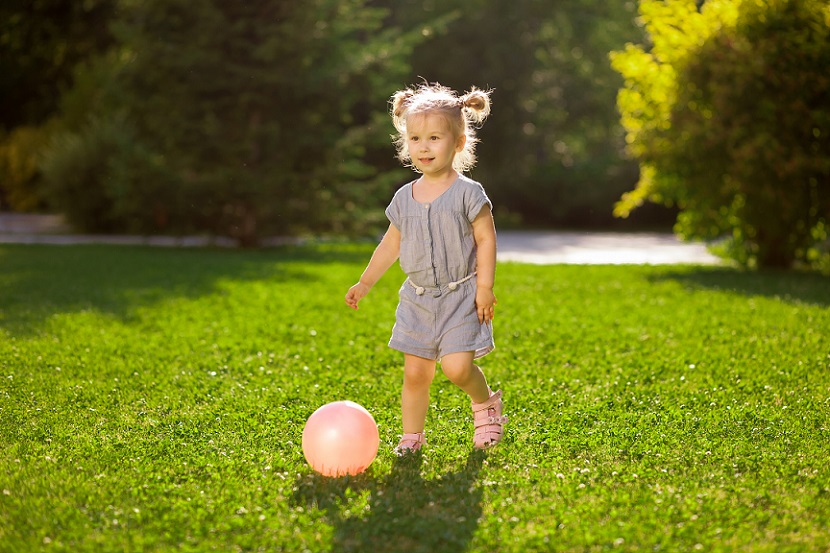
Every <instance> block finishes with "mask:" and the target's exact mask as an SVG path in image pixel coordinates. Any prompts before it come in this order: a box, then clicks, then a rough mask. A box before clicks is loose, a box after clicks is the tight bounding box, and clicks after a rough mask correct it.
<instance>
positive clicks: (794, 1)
mask: <svg viewBox="0 0 830 553" xmlns="http://www.w3.org/2000/svg"><path fill="white" fill-rule="evenodd" d="M651 4H653V3H652V2H646V3H644V5H643V10H644V14H645V15H646V16H647V24H648V28H649V30H650V32H651V33H652V35H653V37H654V42H655V48H654V50H653V51H652V52H650V53H648V54H646V53H645V51H644V50H643V49H640V51H639V52H633V51H632V50H629V51H628V52H626V53H621V54H620V55H619V57H618V58H617V59H616V60H615V67H617V68H618V69H619V70H621V72H622V73H623V74H624V75H626V78H627V89H628V90H627V91H625V93H621V94H620V107H621V110H622V111H623V114H624V117H623V122H624V124H626V127H627V129H628V130H629V142H630V143H631V151H632V153H634V155H635V156H636V157H637V158H638V159H639V161H640V163H641V168H642V172H643V175H642V177H641V180H640V183H639V184H638V189H637V190H636V191H635V192H634V193H632V194H629V195H627V196H625V197H624V198H623V201H622V202H621V204H620V206H619V212H620V213H623V214H625V213H627V212H628V211H630V210H631V209H633V208H634V207H636V206H637V205H639V203H641V202H642V201H643V200H644V199H649V200H653V201H663V202H668V203H676V204H677V205H678V206H679V207H680V209H681V213H680V215H679V218H678V223H677V225H676V229H677V231H678V232H679V233H680V234H681V235H682V236H684V237H686V238H702V239H712V238H716V237H724V236H725V237H726V238H727V242H728V243H727V247H726V251H727V252H728V254H729V255H730V256H731V257H732V258H733V259H735V260H736V261H738V262H739V263H741V264H743V265H747V266H759V267H791V266H793V265H795V264H797V263H806V264H811V265H814V266H815V265H819V264H821V263H824V261H822V260H821V258H822V257H823V256H824V255H826V253H822V252H821V250H820V248H821V247H822V244H823V243H824V242H825V241H826V240H827V236H828V234H827V229H828V224H830V76H828V74H827V70H826V69H827V67H830V27H828V24H829V23H830V12H828V9H827V4H826V2H822V1H819V0H773V1H772V2H769V3H766V2H764V3H761V2H754V1H749V0H744V1H743V2H740V3H738V4H737V5H738V11H737V12H734V11H732V10H734V9H735V7H734V6H728V4H729V3H718V2H714V3H712V6H711V10H710V8H709V3H706V4H705V5H704V11H703V13H698V12H697V11H696V10H695V9H692V8H691V7H690V6H691V5H692V4H693V3H692V2H683V3H682V4H684V5H686V9H685V10H677V11H673V12H672V11H670V10H668V9H665V7H664V8H663V9H662V10H661V8H657V7H655V6H651ZM674 4H681V3H678V2H675V3H674ZM707 10H710V13H706V12H707ZM679 19H680V20H685V21H686V23H685V27H681V28H683V29H685V30H686V31H687V32H691V36H690V37H686V38H685V42H683V43H682V48H681V49H682V50H684V51H683V52H682V53H680V54H674V55H670V56H666V57H661V54H662V53H663V52H664V51H665V50H664V48H665V47H667V46H668V44H670V43H671V42H672V41H671V39H672V37H676V36H677V35H676V33H677V32H678V29H677V28H673V27H671V26H670V25H668V23H670V22H671V21H672V20H675V21H676V20H679ZM690 22H691V23H690ZM649 72H651V73H652V74H653V75H654V76H655V79H654V80H655V81H656V82H657V83H658V84H656V85H649V84H647V83H646V78H645V77H646V76H647V75H648V73H649ZM638 96H639V97H638Z"/></svg>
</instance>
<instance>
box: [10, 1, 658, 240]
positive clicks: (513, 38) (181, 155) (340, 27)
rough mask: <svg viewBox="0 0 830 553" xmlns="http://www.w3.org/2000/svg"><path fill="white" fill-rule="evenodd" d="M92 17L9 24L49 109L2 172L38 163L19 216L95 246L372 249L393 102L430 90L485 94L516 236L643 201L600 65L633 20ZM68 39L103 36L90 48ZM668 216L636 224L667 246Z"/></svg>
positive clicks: (518, 14) (439, 6) (431, 9)
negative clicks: (304, 243) (262, 240)
mask: <svg viewBox="0 0 830 553" xmlns="http://www.w3.org/2000/svg"><path fill="white" fill-rule="evenodd" d="M83 6H84V7H83V8H82V7H80V6H75V7H73V8H72V9H69V8H66V7H63V2H61V1H59V0H34V1H33V2H27V3H20V4H15V3H11V4H5V5H4V7H3V8H1V9H0V10H2V11H0V16H2V19H3V20H4V21H7V22H8V23H9V25H7V26H6V29H7V30H6V31H5V32H4V36H5V37H6V39H7V41H8V42H9V43H10V44H12V45H16V46H15V47H13V48H11V49H9V50H8V59H7V60H6V63H7V64H8V66H9V74H11V73H16V74H20V75H22V76H25V78H27V79H29V80H30V81H32V83H33V84H31V85H29V86H31V87H35V86H39V87H40V88H43V89H45V90H48V91H49V94H44V95H42V96H38V97H32V98H30V99H28V100H27V106H29V107H28V108H27V111H26V113H30V115H26V116H25V117H24V116H23V115H22V113H18V112H15V114H14V116H12V115H9V116H8V117H5V116H4V117H3V118H2V119H0V122H1V123H2V126H3V128H4V129H5V132H6V133H8V134H7V135H6V140H4V141H3V143H4V144H6V146H7V147H8V149H7V150H4V151H5V155H3V154H2V152H0V159H5V160H7V164H8V165H9V166H10V167H11V166H12V165H14V166H15V167H18V166H19V165H21V164H20V163H19V162H20V160H21V159H30V158H31V157H32V156H34V157H38V156H36V155H35V154H36V153H37V152H46V153H47V155H46V159H45V161H41V162H40V168H39V167H38V164H36V163H30V164H29V165H26V166H25V167H22V168H18V169H16V170H15V171H12V170H11V169H9V171H8V172H9V173H14V178H4V179H2V183H3V184H2V185H0V190H2V192H0V193H2V196H0V201H2V202H4V205H5V206H7V207H8V206H11V207H14V208H16V209H26V208H37V207H38V206H43V205H44V204H51V205H52V206H53V207H56V208H59V209H61V210H62V211H64V212H66V213H67V214H68V215H69V217H70V219H71V220H72V221H73V222H74V223H75V224H76V225H78V226H79V227H81V228H86V229H88V230H92V231H97V232H107V231H110V232H111V231H120V232H193V231H210V232H215V233H221V234H231V235H235V236H240V237H245V238H246V239H250V240H253V239H255V238H256V237H257V236H261V235H267V234H270V233H287V232H292V233H297V232H304V231H309V230H311V231H318V232H319V231H343V230H347V231H351V232H365V231H366V230H368V229H373V230H374V229H376V226H375V225H376V224H377V222H378V221H377V214H378V213H380V211H379V209H378V208H380V207H382V206H384V205H385V203H386V202H388V199H389V197H391V194H392V192H393V191H394V189H395V188H396V187H397V186H398V185H400V184H401V183H402V182H404V181H405V180H406V179H407V178H409V175H408V172H407V171H404V170H401V169H400V168H399V167H398V164H397V162H396V160H395V159H394V150H393V148H392V147H391V145H390V141H389V135H390V134H391V133H392V131H393V129H392V127H391V124H390V121H389V118H388V116H387V114H386V110H387V103H386V102H387V100H388V98H389V96H391V94H392V93H393V92H394V91H395V90H398V89H400V88H401V87H404V86H406V85H408V84H411V83H416V82H418V81H419V80H420V79H421V78H422V77H423V78H426V79H429V80H433V81H440V82H442V83H444V84H446V85H448V86H452V87H454V88H456V89H458V90H465V89H468V88H469V87H470V86H471V85H476V86H479V87H490V88H492V89H493V101H494V111H493V116H492V117H491V119H490V121H489V122H488V123H487V124H486V125H485V126H484V128H483V129H482V131H481V137H482V139H483V141H482V146H481V156H480V158H481V164H480V166H479V168H478V169H476V171H475V173H474V175H473V176H474V177H475V178H477V179H480V180H482V181H483V182H485V184H486V185H487V188H488V191H489V192H490V193H491V195H492V196H493V198H494V200H495V203H496V205H497V206H498V210H499V213H497V216H498V217H499V220H500V221H501V222H502V224H503V226H507V225H517V224H520V223H524V224H526V225H534V226H540V225H541V226H551V225H559V226H583V227H585V226H594V227H596V226H602V225H613V224H620V221H619V220H617V221H615V220H614V219H613V217H612V209H611V208H612V205H613V202H614V201H616V199H618V198H619V196H620V194H621V193H623V192H624V191H625V190H629V189H630V188H631V187H632V186H633V185H634V183H635V182H636V174H637V166H636V163H634V162H633V161H631V160H627V159H625V156H624V155H623V149H624V146H625V143H624V140H623V132H622V128H621V126H620V124H619V121H618V115H617V113H616V111H615V107H614V98H615V95H616V91H617V89H618V88H619V86H620V85H621V84H622V79H621V78H620V77H619V75H617V74H616V73H615V72H614V71H613V70H612V69H611V67H610V63H609V61H608V58H607V56H608V52H609V51H611V50H612V49H615V48H620V47H622V46H623V45H624V44H625V43H626V42H627V41H631V40H640V39H641V37H642V33H641V30H640V29H638V28H637V26H636V25H635V23H634V19H635V16H636V5H635V4H634V3H633V2H628V3H613V5H608V3H606V2H600V1H598V0H596V1H590V2H589V1H584V0H583V1H575V0H573V1H567V2H558V3H557V4H556V5H555V6H552V5H551V4H550V3H549V2H546V1H540V0H522V1H520V2H512V1H510V2H509V1H507V0H500V1H496V2H488V1H484V0H475V1H465V2H461V1H460V0H450V1H447V2H421V1H417V2H416V1H413V0H406V1H402V2H401V1H395V2H387V1H380V0H379V1H366V0H317V1H313V2H285V1H276V0H258V1H256V2H246V7H245V8H244V9H243V8H239V7H236V8H231V7H229V5H228V4H227V3H226V2H224V3H223V2H201V3H195V4H194V3H187V2H180V1H177V0H154V1H151V2H134V1H131V0H96V1H91V2H85V3H84V4H83ZM63 20H65V21H66V23H65V25H66V29H67V32H66V33H63V34H61V33H60V32H58V31H55V32H53V33H52V35H50V36H51V37H52V38H51V40H50V42H48V43H46V44H42V45H40V46H39V49H38V50H37V51H32V52H31V53H29V51H28V44H29V42H31V41H34V40H37V37H38V36H39V35H37V33H38V32H40V30H41V29H42V28H44V27H47V26H48V27H50V28H53V27H54V28H55V29H61V28H62V27H61V24H62V21H63ZM76 28H77V29H79V31H77V32H81V30H84V29H88V31H89V34H90V39H89V40H87V41H86V42H84V43H77V41H76V34H77V32H75V31H71V30H72V29H76ZM70 31H71V32H70ZM92 37H98V39H97V41H95V42H92V41H91V38H92ZM60 52H67V55H65V56H61V55H59V53H60ZM69 53H71V54H72V55H71V56H70V55H69ZM52 74H54V75H56V77H51V76H50V75H52ZM21 78H22V77H21ZM4 84H5V85H7V87H8V90H11V89H12V88H14V83H12V82H11V81H8V82H6V83H4ZM24 131H25V133H27V134H22V135H20V133H23V132H24ZM15 133H17V134H15ZM56 135H58V136H57V138H54V137H55V136H56ZM27 156H29V157H27ZM79 175H80V176H79ZM44 177H45V178H44ZM79 189H80V190H85V191H86V192H85V193H84V194H78V193H77V192H78V190H79ZM540 196H541V197H543V198H544V201H541V202H540V201H539V198H540ZM344 207H345V209H344ZM672 216H673V214H672V213H671V212H668V213H667V212H663V211H655V212H652V213H651V214H649V213H645V212H644V213H643V216H642V217H641V218H639V221H638V222H639V224H641V225H652V224H662V225H664V228H665V225H666V224H668V223H669V222H670V220H671V217H672Z"/></svg>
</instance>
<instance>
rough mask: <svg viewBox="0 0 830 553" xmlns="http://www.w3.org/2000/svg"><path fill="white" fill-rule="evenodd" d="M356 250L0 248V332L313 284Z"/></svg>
mask: <svg viewBox="0 0 830 553" xmlns="http://www.w3.org/2000/svg"><path fill="white" fill-rule="evenodd" d="M370 252H371V250H367V249H366V248H360V247H358V246H352V247H350V246H349V245H345V246H343V247H340V248H335V247H320V248H315V247H305V248H302V247H285V248H275V249H266V250H226V249H212V248H153V247H146V246H102V245H74V246H48V245H4V246H0V327H2V328H5V329H7V330H9V331H10V332H12V333H15V334H27V333H30V332H33V331H36V330H37V328H38V325H39V324H41V323H42V322H43V321H44V320H45V319H47V318H48V317H50V316H51V315H54V314H59V313H75V312H81V311H95V312H99V313H104V314H107V315H112V316H114V317H117V318H121V319H125V318H128V317H129V315H130V313H131V311H132V310H133V309H135V308H136V307H140V306H145V305H149V304H153V303H156V302H159V301H163V300H166V299H170V298H179V297H183V298H196V297H199V296H202V295H205V294H209V293H213V292H215V291H216V289H217V284H218V283H219V282H221V281H223V280H241V281H257V280H262V281H267V282H269V283H280V282H290V281H295V282H303V283H313V282H315V281H317V280H319V279H320V275H321V273H320V272H319V271H317V270H316V269H315V268H314V266H315V265H319V264H326V263H338V262H339V263H352V262H355V263H357V262H358V261H360V262H365V261H366V260H367V259H368V253H370Z"/></svg>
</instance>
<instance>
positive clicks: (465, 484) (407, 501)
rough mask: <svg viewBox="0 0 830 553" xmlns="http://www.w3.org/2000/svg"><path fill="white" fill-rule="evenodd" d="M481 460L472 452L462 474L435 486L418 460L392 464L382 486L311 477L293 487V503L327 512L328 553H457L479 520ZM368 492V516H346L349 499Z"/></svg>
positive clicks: (361, 479) (364, 478) (362, 479)
mask: <svg viewBox="0 0 830 553" xmlns="http://www.w3.org/2000/svg"><path fill="white" fill-rule="evenodd" d="M485 457H486V454H485V453H483V452H482V451H479V450H474V451H472V452H471V453H470V455H469V456H468V457H467V461H466V464H465V465H464V467H463V468H462V469H461V470H459V471H457V472H450V473H448V474H445V475H442V476H441V477H439V478H437V479H435V480H425V479H424V478H423V477H422V476H421V470H420V469H421V461H422V456H421V455H420V454H416V455H409V456H406V457H402V458H398V459H396V460H395V462H394V464H393V465H392V471H391V473H390V474H389V475H388V476H387V477H385V478H383V479H381V480H376V479H374V478H372V477H371V476H368V475H366V474H362V475H358V476H357V477H345V478H326V477H324V476H320V475H318V474H312V475H308V476H305V477H302V478H301V479H300V480H299V481H298V482H297V484H296V486H295V492H294V496H293V498H292V502H293V503H294V504H295V505H302V506H304V507H316V508H318V509H322V510H324V511H325V514H326V519H327V520H328V521H329V523H330V524H331V525H332V527H333V528H334V534H333V537H332V547H331V550H332V551H355V552H357V551H360V552H371V551H378V552H379V551H384V552H393V553H394V552H441V551H447V552H450V551H452V552H461V551H465V550H467V548H468V547H469V545H470V541H471V540H472V538H473V535H474V534H475V531H476V528H477V526H478V520H479V518H480V517H481V513H482V508H481V499H482V493H483V492H482V490H481V488H479V487H477V486H476V485H475V482H476V480H477V479H478V474H479V472H480V470H481V467H482V464H483V463H484V459H485ZM366 492H368V495H367V497H368V511H367V512H365V513H359V512H358V513H355V512H350V511H349V510H348V506H347V505H346V500H347V498H349V497H356V496H360V495H362V494H363V493H366ZM357 503H358V504H360V502H357Z"/></svg>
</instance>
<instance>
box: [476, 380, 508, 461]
mask: <svg viewBox="0 0 830 553" xmlns="http://www.w3.org/2000/svg"><path fill="white" fill-rule="evenodd" d="M503 407H504V404H503V403H502V401H501V390H499V391H498V392H495V393H493V390H490V399H488V400H487V401H484V402H482V403H473V418H474V424H475V434H474V435H473V444H474V445H475V447H477V448H478V449H487V448H488V447H493V446H494V445H496V444H497V443H499V442H500V441H501V438H502V435H503V434H504V428H503V426H502V425H504V424H505V423H506V422H507V417H506V416H502V414H501V411H502V408H503Z"/></svg>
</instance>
